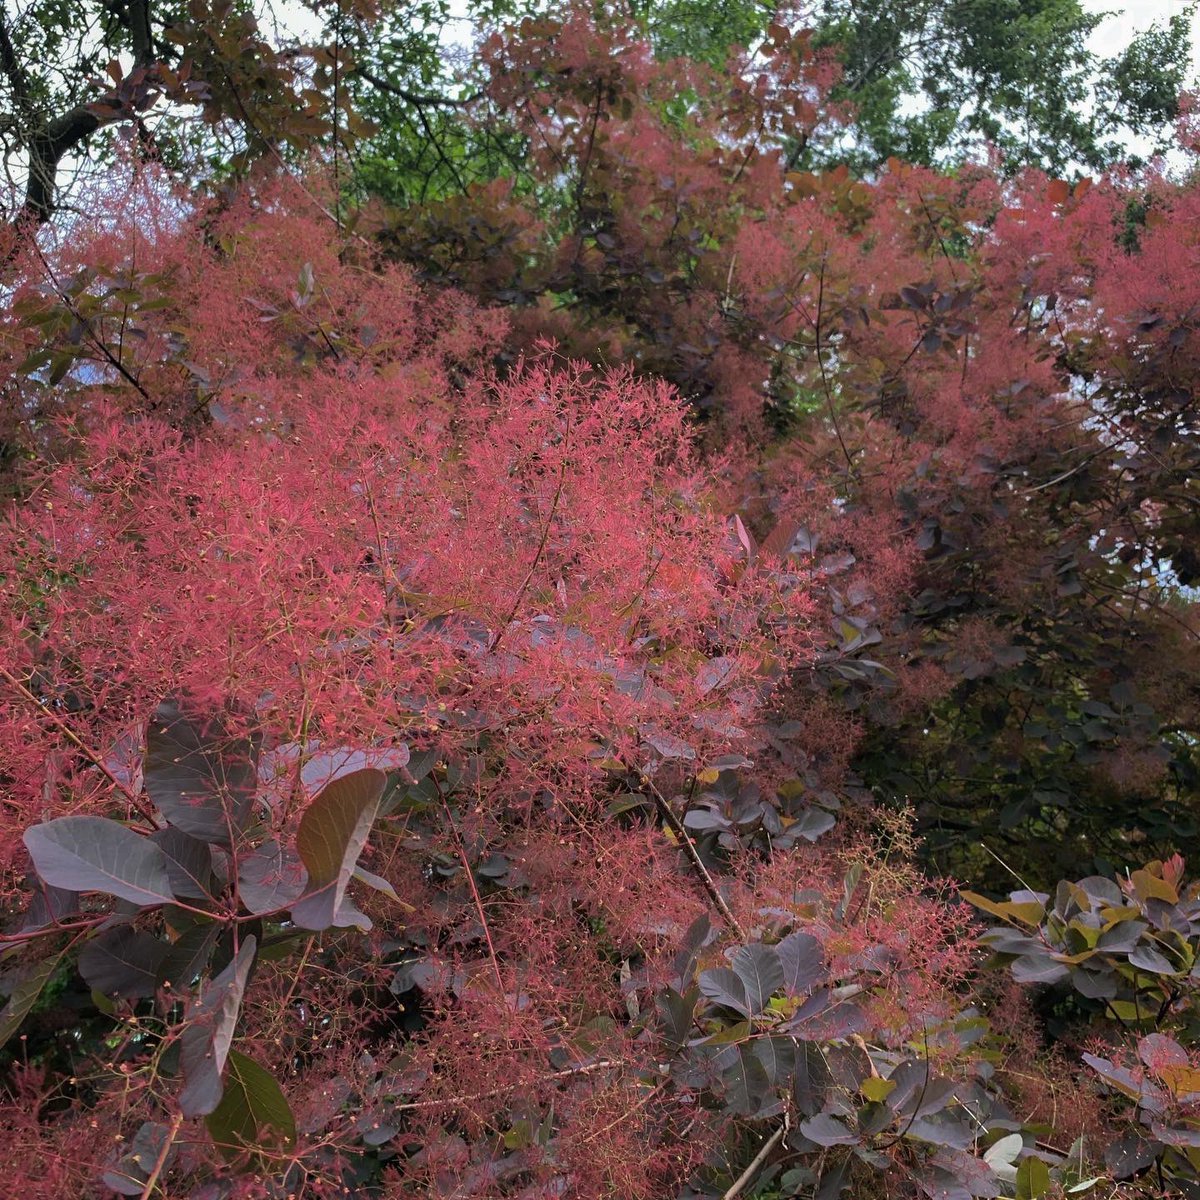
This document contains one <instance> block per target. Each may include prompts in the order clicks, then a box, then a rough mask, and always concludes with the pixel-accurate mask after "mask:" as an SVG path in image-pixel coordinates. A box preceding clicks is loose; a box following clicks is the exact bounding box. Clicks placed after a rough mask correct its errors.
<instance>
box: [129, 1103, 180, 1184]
mask: <svg viewBox="0 0 1200 1200" xmlns="http://www.w3.org/2000/svg"><path fill="white" fill-rule="evenodd" d="M182 1124H183V1113H176V1114H175V1115H174V1116H173V1117H172V1118H171V1127H170V1129H168V1130H167V1136H166V1137H165V1138H164V1139H163V1144H162V1148H161V1149H160V1150H159V1152H158V1157H157V1158H156V1159H155V1160H154V1167H153V1169H152V1170H151V1171H150V1176H149V1178H148V1179H147V1180H146V1186H145V1187H144V1188H143V1189H142V1194H141V1197H140V1200H150V1193H151V1192H153V1191H154V1188H155V1185H156V1184H157V1183H158V1177H159V1176H160V1175H161V1174H162V1170H163V1167H165V1166H166V1165H167V1155H168V1154H170V1153H171V1147H172V1146H173V1145H174V1144H175V1138H176V1137H177V1136H178V1134H179V1127H180V1126H181V1125H182Z"/></svg>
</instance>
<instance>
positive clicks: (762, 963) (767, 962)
mask: <svg viewBox="0 0 1200 1200" xmlns="http://www.w3.org/2000/svg"><path fill="white" fill-rule="evenodd" d="M733 969H734V971H735V972H736V973H737V976H738V978H739V979H741V981H742V984H743V986H744V987H745V990H746V1003H747V1004H748V1005H749V1006H750V1012H749V1014H748V1015H750V1016H755V1015H756V1014H758V1013H760V1012H762V1010H763V1009H764V1008H766V1007H767V1001H768V1000H770V999H771V997H772V996H773V995H774V994H775V993H776V992H777V991H779V990H780V989H781V988H782V987H783V967H782V966H781V965H780V963H779V956H778V955H777V954H776V953H775V947H774V946H764V945H761V944H757V945H752V946H739V947H738V949H737V951H736V952H735V953H734V956H733Z"/></svg>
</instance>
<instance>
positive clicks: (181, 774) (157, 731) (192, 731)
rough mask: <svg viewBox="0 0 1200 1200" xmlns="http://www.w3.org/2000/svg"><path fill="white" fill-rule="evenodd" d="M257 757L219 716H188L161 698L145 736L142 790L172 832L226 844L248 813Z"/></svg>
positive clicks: (177, 704) (176, 703)
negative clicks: (176, 829) (169, 825)
mask: <svg viewBox="0 0 1200 1200" xmlns="http://www.w3.org/2000/svg"><path fill="white" fill-rule="evenodd" d="M257 758H258V746H257V744H256V743H255V742H253V741H251V740H249V739H246V738H238V737H233V736H231V735H230V733H229V731H228V730H227V728H226V727H225V724H224V722H223V721H222V720H221V719H220V718H219V717H217V716H215V715H213V716H207V717H203V718H200V717H193V716H192V715H190V714H187V713H185V712H184V710H183V707H182V705H181V704H180V702H179V701H178V700H174V699H171V700H164V701H163V702H162V704H160V705H159V706H158V710H157V711H156V712H155V714H154V716H153V717H152V718H151V720H150V727H149V730H148V732H147V735H146V762H145V767H144V769H143V774H144V778H145V786H146V791H147V792H148V793H149V795H150V799H151V800H153V801H154V803H155V804H156V805H158V808H159V810H160V811H161V812H162V814H163V816H164V817H166V818H167V820H168V821H169V822H170V823H171V824H172V825H174V826H176V828H178V829H182V830H183V832H184V833H188V834H191V835H192V837H194V838H199V840H200V841H202V842H214V843H216V844H217V845H221V846H228V845H230V844H231V843H232V840H233V838H234V837H236V835H237V834H238V832H240V830H241V829H242V828H243V827H244V826H245V823H246V820H247V818H248V816H249V813H250V805H251V802H252V801H253V799H254V792H255V787H256V780H257V767H256V763H257Z"/></svg>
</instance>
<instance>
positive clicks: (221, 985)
mask: <svg viewBox="0 0 1200 1200" xmlns="http://www.w3.org/2000/svg"><path fill="white" fill-rule="evenodd" d="M257 948H258V943H257V941H256V939H255V938H254V935H253V934H251V935H250V936H248V937H247V938H246V939H245V940H244V941H243V942H242V944H241V946H240V948H239V949H238V952H237V956H236V957H235V958H234V959H233V961H232V962H230V964H229V965H228V966H227V967H226V968H225V970H223V971H222V972H221V973H220V974H219V975H218V976H217V977H216V978H215V979H214V980H213V981H212V982H211V983H210V984H209V985H208V987H207V988H206V989H205V990H204V997H203V999H202V1000H201V1001H200V1003H199V1004H198V1005H196V1007H195V1008H194V1009H193V1010H192V1014H191V1017H190V1019H189V1021H188V1025H187V1028H186V1029H184V1031H183V1036H182V1037H181V1038H180V1053H179V1065H180V1067H181V1068H182V1070H183V1078H184V1086H183V1090H182V1091H181V1092H180V1093H179V1110H180V1112H182V1113H183V1115H184V1116H185V1117H202V1116H204V1115H205V1114H207V1113H211V1112H213V1111H214V1110H215V1109H216V1107H217V1105H218V1104H219V1103H220V1102H221V1072H222V1071H223V1070H224V1069H225V1061H226V1059H227V1058H228V1057H229V1052H230V1046H231V1045H232V1043H233V1033H234V1030H235V1029H236V1027H237V1019H238V1014H239V1013H240V1012H241V1008H242V995H243V993H244V992H245V990H246V980H247V979H248V978H249V977H250V967H251V966H252V965H253V962H254V952H255V950H256V949H257Z"/></svg>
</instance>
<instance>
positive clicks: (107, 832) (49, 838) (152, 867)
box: [25, 816, 175, 906]
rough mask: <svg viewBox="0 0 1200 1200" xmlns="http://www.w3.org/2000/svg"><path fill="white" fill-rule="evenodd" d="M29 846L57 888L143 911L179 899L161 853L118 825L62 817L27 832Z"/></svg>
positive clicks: (35, 862)
mask: <svg viewBox="0 0 1200 1200" xmlns="http://www.w3.org/2000/svg"><path fill="white" fill-rule="evenodd" d="M25 847H26V849H27V850H28V851H29V855H30V857H31V858H32V859H33V865H34V866H35V867H36V868H37V872H38V874H39V875H40V876H41V877H42V878H43V879H44V880H45V881H46V882H47V883H49V884H51V885H52V886H54V887H60V888H67V889H68V890H70V891H73V892H105V893H106V894H108V895H110V896H116V897H118V899H121V900H129V901H131V902H132V903H134V904H140V905H142V906H148V905H156V904H169V903H170V902H171V901H172V900H174V899H175V895H174V892H173V890H172V888H171V879H170V875H169V874H168V871H167V859H166V856H165V855H164V854H163V852H162V850H161V849H159V847H158V846H156V845H155V844H154V843H153V842H152V841H151V840H150V839H149V838H147V837H143V836H142V835H141V834H138V833H134V832H133V830H132V829H127V828H126V827H125V826H124V825H118V824H117V822H116V821H109V820H107V819H106V818H104V817H83V816H80V817H59V818H57V819H56V820H54V821H47V822H45V824H42V825H34V826H33V827H32V828H30V829H27V830H26V831H25Z"/></svg>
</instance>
